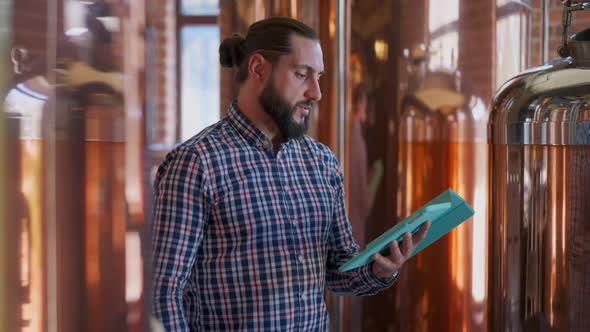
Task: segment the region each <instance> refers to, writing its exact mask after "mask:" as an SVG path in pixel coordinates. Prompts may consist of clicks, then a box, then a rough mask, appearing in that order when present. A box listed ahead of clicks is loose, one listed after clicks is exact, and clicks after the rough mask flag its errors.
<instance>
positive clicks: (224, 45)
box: [219, 17, 319, 83]
mask: <svg viewBox="0 0 590 332" xmlns="http://www.w3.org/2000/svg"><path fill="white" fill-rule="evenodd" d="M293 34H295V35H299V36H302V37H305V38H309V39H312V40H316V41H318V40H319V37H318V35H317V33H316V32H315V31H314V30H313V29H312V28H310V27H309V26H307V25H305V24H304V23H302V22H299V21H297V20H294V19H292V18H289V17H271V18H267V19H264V20H261V21H258V22H256V23H254V24H252V25H251V26H250V28H249V29H248V32H247V34H246V38H244V37H242V36H240V35H237V34H234V35H233V36H231V37H229V38H226V39H224V40H223V41H222V42H221V45H219V62H220V63H221V65H222V66H223V67H230V68H231V67H237V68H239V70H238V73H237V75H236V81H237V82H238V83H242V82H244V81H245V80H246V78H247V77H248V68H247V63H248V61H247V60H248V58H250V56H251V55H252V54H254V53H259V54H262V56H264V58H266V59H267V60H268V61H270V62H271V63H273V64H275V63H276V61H277V59H278V58H279V55H283V54H289V53H291V51H292V45H291V35H293Z"/></svg>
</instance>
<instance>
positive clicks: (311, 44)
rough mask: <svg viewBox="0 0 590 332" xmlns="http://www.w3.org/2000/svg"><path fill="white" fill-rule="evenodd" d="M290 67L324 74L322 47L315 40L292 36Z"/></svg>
mask: <svg viewBox="0 0 590 332" xmlns="http://www.w3.org/2000/svg"><path fill="white" fill-rule="evenodd" d="M291 38H292V39H291V46H292V52H291V55H292V65H293V66H295V67H301V68H305V69H307V70H312V71H314V72H317V73H323V72H324V61H323V53H322V47H321V46H320V43H319V42H318V41H317V40H313V39H309V38H305V37H300V36H293V37H291Z"/></svg>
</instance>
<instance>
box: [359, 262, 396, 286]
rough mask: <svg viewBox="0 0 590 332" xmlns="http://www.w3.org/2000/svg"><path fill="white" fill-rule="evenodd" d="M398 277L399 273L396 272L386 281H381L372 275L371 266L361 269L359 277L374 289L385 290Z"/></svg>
mask: <svg viewBox="0 0 590 332" xmlns="http://www.w3.org/2000/svg"><path fill="white" fill-rule="evenodd" d="M398 275H399V271H396V272H395V273H394V274H393V275H392V276H391V277H389V278H388V279H381V278H379V277H377V276H376V275H375V274H374V273H373V264H367V265H365V266H363V267H362V268H361V271H360V276H361V279H362V280H363V281H365V282H366V283H367V284H369V285H371V286H372V287H375V288H387V287H389V286H391V285H393V283H394V282H395V280H396V279H397V277H398Z"/></svg>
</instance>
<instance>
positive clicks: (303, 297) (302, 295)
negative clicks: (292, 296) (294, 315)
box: [301, 293, 307, 301]
mask: <svg viewBox="0 0 590 332" xmlns="http://www.w3.org/2000/svg"><path fill="white" fill-rule="evenodd" d="M301 299H302V300H303V301H305V300H307V295H305V293H301Z"/></svg>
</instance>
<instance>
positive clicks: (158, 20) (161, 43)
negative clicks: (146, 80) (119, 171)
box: [150, 0, 179, 145]
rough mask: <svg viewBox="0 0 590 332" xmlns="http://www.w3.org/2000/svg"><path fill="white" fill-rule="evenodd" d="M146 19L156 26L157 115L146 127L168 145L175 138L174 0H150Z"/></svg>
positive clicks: (162, 142) (161, 142)
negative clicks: (148, 17)
mask: <svg viewBox="0 0 590 332" xmlns="http://www.w3.org/2000/svg"><path fill="white" fill-rule="evenodd" d="M153 5H154V6H155V8H153V9H152V11H151V12H152V17H151V18H150V21H151V22H152V24H153V25H154V27H155V28H156V30H157V33H156V40H155V42H156V52H157V73H158V74H157V86H158V93H157V118H156V122H155V123H154V125H156V126H157V128H150V129H151V130H153V132H154V137H153V140H154V141H153V142H151V143H155V144H164V145H170V144H173V143H175V142H176V140H177V136H178V132H177V118H178V114H179V113H178V105H177V99H178V87H177V85H178V84H177V76H178V75H177V74H176V73H177V68H176V66H177V50H176V3H175V1H169V0H168V1H153Z"/></svg>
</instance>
